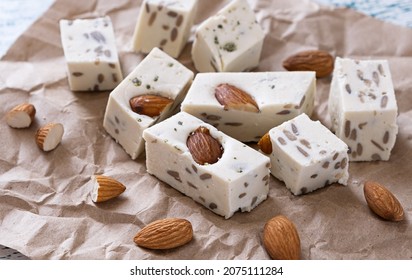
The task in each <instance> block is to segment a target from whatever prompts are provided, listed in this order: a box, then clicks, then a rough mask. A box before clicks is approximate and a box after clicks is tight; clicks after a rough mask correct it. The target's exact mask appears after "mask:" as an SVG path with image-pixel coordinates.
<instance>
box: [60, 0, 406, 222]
mask: <svg viewBox="0 0 412 280" xmlns="http://www.w3.org/2000/svg"><path fill="white" fill-rule="evenodd" d="M197 2H198V1H196V0H180V1H176V0H173V1H171V0H145V1H143V4H142V5H141V7H140V14H139V16H138V20H137V24H136V28H135V32H134V35H133V40H132V46H133V50H134V51H136V52H142V53H145V54H147V56H146V57H145V58H144V59H143V60H142V61H141V62H140V63H139V64H138V65H137V67H136V68H135V69H134V70H133V71H132V72H131V73H129V74H128V75H127V76H126V77H125V78H124V79H123V78H122V73H121V71H120V65H119V60H118V57H117V51H116V42H115V37H114V35H113V28H112V25H111V22H110V18H108V17H104V18H97V19H76V20H70V21H69V20H62V21H61V23H60V25H61V36H62V43H63V47H64V51H65V56H66V60H67V66H68V67H67V69H68V77H69V84H70V87H71V89H72V90H73V91H94V90H112V91H111V93H110V96H109V100H108V103H107V108H106V111H105V116H104V122H103V126H104V128H105V129H106V131H107V133H108V134H110V135H111V136H112V137H113V138H114V140H115V141H116V142H118V143H119V144H120V145H121V146H122V147H123V148H124V150H125V151H126V153H127V154H129V155H130V157H131V158H132V159H136V158H137V157H139V156H140V155H142V154H143V152H144V151H145V155H146V167H147V172H148V173H150V174H152V175H154V176H156V177H157V178H159V179H160V180H161V181H163V182H165V183H167V184H169V185H170V186H172V187H173V188H175V189H177V190H178V191H180V192H182V193H183V194H185V195H187V196H189V197H191V198H192V199H193V200H195V201H196V202H198V203H200V204H202V205H204V206H205V207H207V208H208V209H210V210H211V211H213V212H215V213H216V214H218V215H221V216H224V217H225V218H229V217H231V216H232V215H233V214H234V213H235V212H236V211H238V210H241V211H251V210H252V209H253V208H255V207H256V206H257V205H258V204H259V203H260V202H262V201H264V200H265V199H266V198H267V196H268V193H269V181H270V174H272V175H273V176H274V177H276V178H277V179H279V180H281V181H283V182H284V184H285V186H286V187H287V188H288V189H289V190H290V191H291V192H292V193H293V194H294V195H300V194H305V193H308V192H312V191H314V190H316V189H319V188H322V187H324V186H327V185H329V184H332V183H335V182H337V183H340V184H343V185H346V184H347V183H348V178H349V173H348V167H349V162H350V161H371V160H388V159H389V157H390V153H391V149H392V147H393V146H394V143H395V140H396V135H397V131H398V127H397V125H396V116H397V104H396V99H395V94H394V90H393V85H392V80H391V75H390V70H389V67H388V63H387V62H386V61H384V60H379V61H374V60H369V61H367V60H364V61H358V60H353V59H349V58H339V57H338V58H336V60H335V65H334V72H333V79H332V84H331V88H330V95H329V115H330V118H331V121H332V127H331V129H332V130H333V131H334V132H335V134H334V133H332V132H331V131H330V130H329V129H328V128H327V127H325V126H324V125H323V124H321V123H320V122H319V121H314V120H311V119H310V117H311V115H312V112H313V110H314V105H315V98H316V75H315V72H312V71H302V72H285V71H283V72H244V71H250V70H253V69H254V68H256V67H257V66H258V65H259V60H260V56H261V52H262V47H263V41H264V38H265V33H264V30H263V29H262V28H261V27H260V25H259V23H258V21H257V20H256V17H255V14H254V12H253V10H252V8H251V7H250V6H249V4H248V2H247V1H246V0H233V1H230V2H229V3H228V4H227V5H226V6H224V7H223V8H222V9H221V10H220V11H219V12H218V13H217V14H216V15H214V16H211V17H210V18H208V19H206V20H205V21H204V22H202V23H201V24H200V25H198V27H197V29H196V30H195V32H194V38H193V45H192V48H191V54H192V60H193V63H194V66H195V68H196V70H197V71H198V72H201V73H198V74H196V75H195V73H193V72H192V71H191V70H189V69H188V68H187V67H185V66H184V65H183V64H182V63H180V62H179V61H178V60H177V58H178V57H179V55H180V53H181V52H182V50H183V49H184V48H185V46H187V42H188V40H189V38H190V36H191V30H192V27H193V25H194V21H195V18H196V14H197V6H198V3H197ZM253 142H259V147H261V149H260V150H258V149H255V148H252V146H251V145H249V143H253ZM261 143H264V145H263V144H262V145H260V144H261ZM263 147H264V148H263Z"/></svg>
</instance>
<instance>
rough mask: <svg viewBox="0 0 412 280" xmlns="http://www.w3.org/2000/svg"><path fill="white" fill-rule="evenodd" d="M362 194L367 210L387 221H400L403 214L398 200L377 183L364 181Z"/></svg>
mask: <svg viewBox="0 0 412 280" xmlns="http://www.w3.org/2000/svg"><path fill="white" fill-rule="evenodd" d="M363 192H364V195H365V199H366V202H367V203H368V206H369V208H370V209H371V210H372V211H373V212H374V213H375V214H377V215H378V216H380V217H381V218H383V219H385V220H389V221H394V222H398V221H402V220H403V219H404V212H403V208H402V205H401V204H400V202H399V201H398V199H397V198H396V197H395V196H394V195H393V194H392V193H391V192H390V191H389V190H388V189H387V188H385V187H384V186H382V185H380V184H379V183H377V182H373V181H366V182H365V183H364V186H363Z"/></svg>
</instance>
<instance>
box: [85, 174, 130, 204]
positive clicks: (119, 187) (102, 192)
mask: <svg viewBox="0 0 412 280" xmlns="http://www.w3.org/2000/svg"><path fill="white" fill-rule="evenodd" d="M92 180H93V181H94V184H93V190H92V193H91V196H92V200H93V202H103V201H107V200H110V199H112V198H115V197H118V196H119V195H120V194H122V193H123V192H124V191H125V190H126V187H125V186H124V185H123V184H122V183H120V182H119V181H117V180H115V179H113V178H112V177H109V176H104V175H94V176H92Z"/></svg>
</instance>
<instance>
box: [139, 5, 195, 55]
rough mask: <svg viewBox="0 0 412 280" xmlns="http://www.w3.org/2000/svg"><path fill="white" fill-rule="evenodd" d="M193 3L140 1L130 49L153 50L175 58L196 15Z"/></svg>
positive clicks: (182, 46) (186, 38)
mask: <svg viewBox="0 0 412 280" xmlns="http://www.w3.org/2000/svg"><path fill="white" fill-rule="evenodd" d="M196 7H197V0H144V1H143V3H142V5H141V7H140V13H139V18H138V20H137V23H136V28H135V31H134V35H133V42H132V43H133V49H134V50H135V51H136V52H138V51H141V52H143V53H148V52H150V51H151V50H152V49H153V48H154V47H158V48H160V49H162V50H163V51H164V52H166V53H167V54H169V55H171V56H172V57H175V58H177V57H178V56H179V54H180V53H181V51H182V49H183V48H184V47H185V45H186V43H187V41H188V39H189V36H190V29H191V28H192V26H193V22H194V18H195V16H196Z"/></svg>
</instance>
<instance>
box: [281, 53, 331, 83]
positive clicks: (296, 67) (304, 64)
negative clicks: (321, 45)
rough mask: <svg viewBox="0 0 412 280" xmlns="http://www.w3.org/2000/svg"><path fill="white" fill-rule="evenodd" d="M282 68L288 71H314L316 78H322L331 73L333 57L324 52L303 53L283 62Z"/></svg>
mask: <svg viewBox="0 0 412 280" xmlns="http://www.w3.org/2000/svg"><path fill="white" fill-rule="evenodd" d="M283 67H284V68H285V69H286V70H289V71H315V72H316V77H317V78H323V77H327V76H329V75H330V74H331V73H332V71H333V57H332V55H330V54H329V53H328V52H326V51H321V50H310V51H303V52H299V53H296V54H294V55H292V56H290V57H288V58H287V59H286V60H284V61H283Z"/></svg>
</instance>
